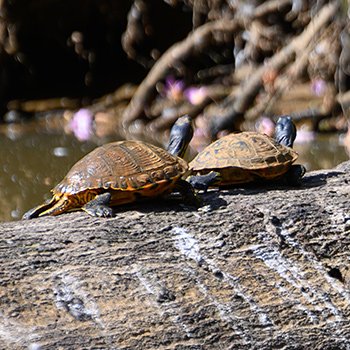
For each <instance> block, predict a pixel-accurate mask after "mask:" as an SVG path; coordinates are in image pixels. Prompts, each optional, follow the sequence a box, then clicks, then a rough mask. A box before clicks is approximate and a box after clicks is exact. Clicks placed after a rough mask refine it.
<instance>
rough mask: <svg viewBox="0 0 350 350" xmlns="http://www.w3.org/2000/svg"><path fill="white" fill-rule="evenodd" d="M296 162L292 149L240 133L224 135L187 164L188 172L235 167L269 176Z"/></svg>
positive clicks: (266, 138) (267, 139)
mask: <svg viewBox="0 0 350 350" xmlns="http://www.w3.org/2000/svg"><path fill="white" fill-rule="evenodd" d="M297 158H298V154H297V153H296V152H295V151H294V150H293V149H291V148H289V147H285V146H283V145H280V144H279V143H278V142H277V141H275V140H274V139H272V138H271V137H269V136H267V135H265V134H259V133H256V132H242V133H235V134H230V135H227V136H225V137H223V138H221V139H219V140H217V141H215V142H213V143H212V144H210V145H209V146H207V147H206V148H205V149H204V150H203V151H202V152H200V153H199V154H198V155H197V156H196V157H195V158H194V160H193V161H192V162H191V163H190V169H191V170H193V171H195V172H200V171H202V170H205V171H208V170H209V171H210V170H213V169H223V168H228V167H237V168H242V169H245V170H251V171H253V170H254V171H261V172H263V171H264V169H268V172H270V173H271V172H273V169H274V168H276V169H277V168H278V169H281V168H285V169H288V167H289V166H290V165H291V164H292V163H293V162H294V161H295V160H296V159H297ZM279 171H280V170H279ZM262 175H263V174H262Z"/></svg>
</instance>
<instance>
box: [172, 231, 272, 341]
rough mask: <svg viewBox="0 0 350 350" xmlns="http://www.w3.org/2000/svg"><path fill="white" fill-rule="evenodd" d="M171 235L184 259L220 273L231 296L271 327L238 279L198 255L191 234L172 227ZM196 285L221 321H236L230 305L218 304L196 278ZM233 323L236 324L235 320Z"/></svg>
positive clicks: (197, 249)
mask: <svg viewBox="0 0 350 350" xmlns="http://www.w3.org/2000/svg"><path fill="white" fill-rule="evenodd" d="M172 233H173V234H174V235H175V239H176V241H175V246H176V247H177V249H179V251H180V252H181V253H182V254H183V255H184V256H185V257H187V258H189V259H192V260H194V261H196V262H199V261H202V262H205V263H206V264H207V265H208V267H209V269H210V271H211V272H212V273H217V272H220V273H221V274H222V276H223V281H224V282H226V283H227V284H229V285H230V286H231V287H232V289H233V294H234V295H235V296H236V295H239V296H240V297H241V298H242V299H243V300H245V301H246V302H247V303H248V305H249V307H250V308H251V309H252V310H253V311H254V312H255V313H256V315H258V317H259V320H260V322H261V324H262V325H264V326H271V325H272V322H271V320H270V318H269V316H268V315H267V314H266V313H265V312H264V311H263V310H262V309H261V308H260V307H259V306H258V304H257V303H256V302H255V301H254V300H253V299H252V298H251V297H250V296H249V295H248V294H247V293H245V292H244V290H243V289H242V288H241V286H240V285H239V281H238V279H237V278H235V277H234V276H233V275H231V274H229V273H227V272H225V271H222V270H221V269H220V268H219V267H218V266H217V265H216V264H215V262H213V261H211V260H210V259H208V258H207V257H205V256H203V255H202V254H201V253H200V248H199V244H198V242H197V240H196V239H195V238H194V237H193V236H192V235H191V234H189V233H188V232H187V231H186V229H184V228H181V227H174V228H173V229H172ZM196 283H197V286H198V287H199V288H200V290H201V291H202V293H204V294H205V295H206V297H208V298H209V299H210V300H211V301H212V302H213V304H214V305H215V306H216V308H217V309H218V311H219V314H220V317H221V318H222V319H224V320H228V319H229V320H231V321H233V320H235V319H236V318H235V315H234V312H235V311H234V310H233V309H232V308H231V305H227V304H223V303H220V302H219V301H218V300H217V299H215V298H214V297H213V296H212V295H211V294H210V293H208V289H207V287H206V286H205V285H204V284H203V283H201V282H199V281H198V278H197V281H196ZM237 319H238V318H237ZM235 322H237V320H236V321H235ZM236 328H237V327H236ZM236 332H237V333H238V334H241V335H242V332H241V331H239V330H237V329H236ZM246 341H247V342H248V341H249V340H248V339H246Z"/></svg>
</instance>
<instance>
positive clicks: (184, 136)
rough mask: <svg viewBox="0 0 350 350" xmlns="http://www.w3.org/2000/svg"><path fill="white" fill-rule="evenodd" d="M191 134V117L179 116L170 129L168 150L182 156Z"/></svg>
mask: <svg viewBox="0 0 350 350" xmlns="http://www.w3.org/2000/svg"><path fill="white" fill-rule="evenodd" d="M192 136H193V126H192V118H191V117H190V116H188V115H185V116H183V117H180V118H179V119H178V120H177V121H176V122H175V124H174V125H173V127H172V128H171V131H170V139H169V144H168V148H167V150H168V152H169V153H171V154H173V155H175V156H179V157H183V155H184V154H185V152H186V149H187V146H188V144H189V143H190V141H191V139H192Z"/></svg>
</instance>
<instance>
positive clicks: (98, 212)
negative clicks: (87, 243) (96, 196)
mask: <svg viewBox="0 0 350 350" xmlns="http://www.w3.org/2000/svg"><path fill="white" fill-rule="evenodd" d="M84 210H85V211H86V212H87V213H88V214H90V215H91V216H96V217H100V218H110V217H112V216H113V210H112V208H110V207H107V206H104V205H98V206H95V207H92V208H84Z"/></svg>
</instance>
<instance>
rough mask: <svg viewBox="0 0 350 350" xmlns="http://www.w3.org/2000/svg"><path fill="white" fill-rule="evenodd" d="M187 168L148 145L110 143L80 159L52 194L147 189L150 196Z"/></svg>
mask: <svg viewBox="0 0 350 350" xmlns="http://www.w3.org/2000/svg"><path fill="white" fill-rule="evenodd" d="M187 169H188V165H187V163H186V162H185V161H184V160H183V159H181V158H179V157H176V156H173V155H171V154H170V153H168V152H167V151H165V150H164V149H162V148H159V147H156V146H153V145H151V144H147V143H145V142H142V141H119V142H112V143H108V144H105V145H103V146H100V147H98V148H96V149H95V150H93V151H92V152H90V153H89V154H87V155H86V156H85V157H83V158H82V159H80V160H79V161H78V162H77V163H76V164H75V165H74V166H73V167H72V168H71V169H70V171H69V172H68V173H67V175H66V177H65V178H64V179H63V180H62V181H61V182H60V183H59V184H58V185H57V186H56V187H55V188H54V189H53V190H52V192H53V193H54V194H55V195H57V196H61V195H68V196H70V195H77V194H79V193H81V192H86V191H87V192H89V191H92V190H98V189H101V190H103V189H104V190H108V189H111V190H117V191H140V192H141V191H142V190H145V189H147V190H149V192H150V195H151V196H152V189H153V188H155V187H157V186H155V185H157V184H159V183H163V185H164V186H165V187H166V186H171V184H172V183H174V182H175V181H176V180H177V179H178V178H180V177H181V176H182V175H183V174H184V173H185V172H186V171H187ZM164 186H163V187H164Z"/></svg>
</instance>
